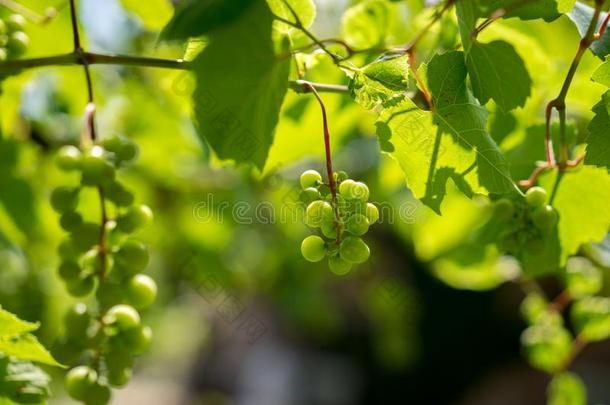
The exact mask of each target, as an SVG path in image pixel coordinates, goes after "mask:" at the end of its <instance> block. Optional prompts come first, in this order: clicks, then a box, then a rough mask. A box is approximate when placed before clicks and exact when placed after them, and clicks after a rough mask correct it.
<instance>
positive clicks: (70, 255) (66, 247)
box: [57, 239, 80, 260]
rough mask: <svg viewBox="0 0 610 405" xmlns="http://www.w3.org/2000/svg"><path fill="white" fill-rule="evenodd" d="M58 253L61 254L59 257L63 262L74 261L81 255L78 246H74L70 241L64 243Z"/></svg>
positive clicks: (59, 247) (60, 245)
mask: <svg viewBox="0 0 610 405" xmlns="http://www.w3.org/2000/svg"><path fill="white" fill-rule="evenodd" d="M57 252H58V253H59V257H60V258H61V259H62V260H74V259H76V258H77V257H78V256H79V254H80V252H79V251H78V249H77V248H76V246H74V243H72V240H70V239H66V240H64V241H62V242H61V243H60V244H59V246H58V247H57Z"/></svg>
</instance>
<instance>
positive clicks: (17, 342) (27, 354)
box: [0, 333, 62, 367]
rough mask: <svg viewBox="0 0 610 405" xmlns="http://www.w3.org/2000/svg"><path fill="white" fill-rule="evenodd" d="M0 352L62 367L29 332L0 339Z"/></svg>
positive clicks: (19, 358)
mask: <svg viewBox="0 0 610 405" xmlns="http://www.w3.org/2000/svg"><path fill="white" fill-rule="evenodd" d="M0 353H4V354H5V355H7V356H12V357H14V358H16V359H18V360H28V361H34V362H37V363H42V364H48V365H50V366H57V367H62V365H61V364H60V363H58V362H57V361H56V360H55V359H54V358H53V356H51V354H50V353H49V352H48V351H47V349H45V348H44V346H43V345H42V344H40V342H39V341H38V339H36V337H35V336H34V335H31V334H29V333H26V334H23V335H20V336H17V337H13V338H10V339H1V340H0Z"/></svg>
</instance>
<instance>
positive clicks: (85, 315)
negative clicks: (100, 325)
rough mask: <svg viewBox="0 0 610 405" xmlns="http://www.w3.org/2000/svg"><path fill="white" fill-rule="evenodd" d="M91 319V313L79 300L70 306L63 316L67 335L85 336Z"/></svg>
mask: <svg viewBox="0 0 610 405" xmlns="http://www.w3.org/2000/svg"><path fill="white" fill-rule="evenodd" d="M91 320H92V318H91V314H90V313H89V310H88V309H87V305H85V304H84V303H82V302H80V303H78V304H76V305H74V306H72V307H71V308H70V309H69V310H68V312H66V315H65V316H64V323H65V325H66V331H67V333H68V335H69V336H72V337H82V336H85V335H86V334H87V329H89V325H91Z"/></svg>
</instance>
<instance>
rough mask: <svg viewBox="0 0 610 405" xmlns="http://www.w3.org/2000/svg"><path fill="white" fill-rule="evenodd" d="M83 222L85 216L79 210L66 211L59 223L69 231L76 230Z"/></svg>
mask: <svg viewBox="0 0 610 405" xmlns="http://www.w3.org/2000/svg"><path fill="white" fill-rule="evenodd" d="M82 224H83V217H81V216H80V214H79V213H78V212H74V211H69V212H64V213H63V214H62V215H61V217H60V218H59V225H61V227H62V228H63V229H64V230H66V231H68V232H73V231H75V230H76V229H78V227H79V226H81V225H82Z"/></svg>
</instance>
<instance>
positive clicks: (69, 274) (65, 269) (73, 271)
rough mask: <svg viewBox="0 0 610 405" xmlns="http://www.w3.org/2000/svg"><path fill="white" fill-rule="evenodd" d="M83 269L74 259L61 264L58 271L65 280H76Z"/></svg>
mask: <svg viewBox="0 0 610 405" xmlns="http://www.w3.org/2000/svg"><path fill="white" fill-rule="evenodd" d="M81 272H82V269H81V268H80V266H79V265H78V263H76V262H73V261H65V262H62V263H61V264H60V265H59V269H58V273H59V276H60V277H61V278H62V279H63V280H64V281H69V280H74V279H76V278H79V277H80V275H81Z"/></svg>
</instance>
